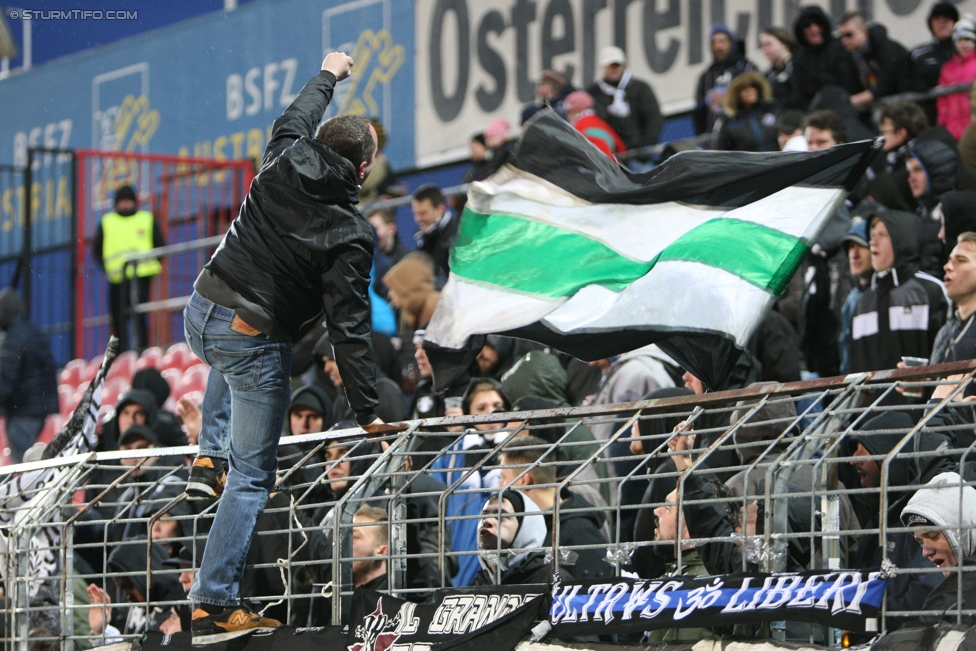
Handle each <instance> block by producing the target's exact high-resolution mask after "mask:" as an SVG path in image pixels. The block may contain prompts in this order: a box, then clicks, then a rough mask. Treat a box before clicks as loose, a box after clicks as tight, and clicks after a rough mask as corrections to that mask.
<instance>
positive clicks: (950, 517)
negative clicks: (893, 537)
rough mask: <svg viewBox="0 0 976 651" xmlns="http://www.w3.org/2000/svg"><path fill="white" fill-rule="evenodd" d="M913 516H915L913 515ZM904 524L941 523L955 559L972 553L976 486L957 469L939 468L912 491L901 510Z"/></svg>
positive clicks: (975, 540)
mask: <svg viewBox="0 0 976 651" xmlns="http://www.w3.org/2000/svg"><path fill="white" fill-rule="evenodd" d="M913 516H915V517H913ZM901 521H902V522H903V523H904V524H905V526H906V527H911V526H914V525H917V524H931V525H934V526H937V527H943V530H942V534H943V535H944V536H945V538H946V541H948V543H949V547H950V548H951V549H952V553H953V554H954V555H955V557H956V562H957V563H962V562H963V561H964V560H966V559H968V558H972V557H973V556H974V555H976V489H974V488H973V487H972V486H966V485H965V482H964V481H963V478H962V477H961V476H960V475H959V473H957V472H943V473H941V474H938V475H936V476H935V477H933V478H932V479H931V480H930V481H929V482H928V483H927V484H925V485H924V486H922V487H921V488H919V489H918V490H917V491H915V494H914V495H912V497H911V499H909V500H908V504H906V505H905V508H904V509H903V510H902V512H901Z"/></svg>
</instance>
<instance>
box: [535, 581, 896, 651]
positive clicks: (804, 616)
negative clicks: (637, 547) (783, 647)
mask: <svg viewBox="0 0 976 651" xmlns="http://www.w3.org/2000/svg"><path fill="white" fill-rule="evenodd" d="M886 583H887V581H886V580H885V579H883V578H881V576H880V573H879V572H859V571H836V572H796V573H784V574H758V573H742V574H729V575H723V576H706V577H681V576H673V577H662V578H659V579H653V580H644V579H624V578H621V579H616V580H614V581H613V582H608V581H607V580H606V579H603V580H600V579H595V580H588V581H580V582H576V581H573V582H566V583H562V584H557V585H556V586H555V587H554V588H553V593H552V605H551V607H550V610H549V623H550V624H551V625H552V629H553V630H552V635H554V636H555V637H575V636H579V635H601V634H607V633H624V632H629V631H649V630H653V629H661V628H716V627H721V626H733V625H735V624H751V623H755V622H772V621H800V622H814V623H820V624H824V625H827V626H831V627H835V628H844V629H847V630H851V631H860V632H864V631H876V630H878V617H879V613H880V611H881V600H882V598H883V597H884V590H885V584H886Z"/></svg>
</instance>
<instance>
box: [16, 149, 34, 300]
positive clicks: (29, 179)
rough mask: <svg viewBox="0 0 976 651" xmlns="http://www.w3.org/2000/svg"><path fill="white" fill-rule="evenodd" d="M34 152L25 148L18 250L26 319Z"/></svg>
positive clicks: (28, 293) (28, 289) (28, 295)
mask: <svg viewBox="0 0 976 651" xmlns="http://www.w3.org/2000/svg"><path fill="white" fill-rule="evenodd" d="M33 185H34V150H33V149H31V148H30V147H28V148H27V169H26V170H24V243H23V245H22V246H21V249H20V261H19V262H18V264H17V268H18V271H19V272H20V273H21V274H23V283H24V284H23V288H24V303H25V304H26V305H27V318H30V316H31V302H32V301H31V244H32V242H31V221H32V220H33V217H34V205H33V204H34V193H33V192H32V188H33Z"/></svg>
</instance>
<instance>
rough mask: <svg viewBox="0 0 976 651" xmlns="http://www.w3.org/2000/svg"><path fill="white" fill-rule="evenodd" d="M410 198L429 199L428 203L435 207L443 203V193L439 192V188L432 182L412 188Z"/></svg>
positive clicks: (417, 199) (416, 199)
mask: <svg viewBox="0 0 976 651" xmlns="http://www.w3.org/2000/svg"><path fill="white" fill-rule="evenodd" d="M412 198H413V200H414V201H424V200H426V201H429V202H430V205H432V206H434V207H435V208H436V207H437V206H442V205H444V203H445V201H444V193H443V192H441V189H440V188H439V187H437V186H436V185H434V184H433V183H428V184H426V185H422V186H420V187H419V188H417V189H416V190H414V192H413V197H412Z"/></svg>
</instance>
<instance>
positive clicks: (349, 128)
mask: <svg viewBox="0 0 976 651" xmlns="http://www.w3.org/2000/svg"><path fill="white" fill-rule="evenodd" d="M315 139H316V140H318V141H319V142H321V143H322V144H323V145H326V146H328V147H329V148H330V149H331V150H332V151H334V152H335V153H337V154H339V155H340V156H342V157H343V158H345V159H346V160H348V161H349V162H350V163H352V164H353V167H355V168H356V169H357V170H358V169H359V166H360V164H362V163H365V162H368V161H370V160H372V159H373V154H375V153H376V141H375V140H373V134H372V133H370V130H369V120H367V119H366V118H364V117H360V116H358V115H337V116H335V117H334V118H329V119H328V120H326V121H325V122H323V123H322V124H321V125H320V126H319V129H318V131H316V132H315Z"/></svg>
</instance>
